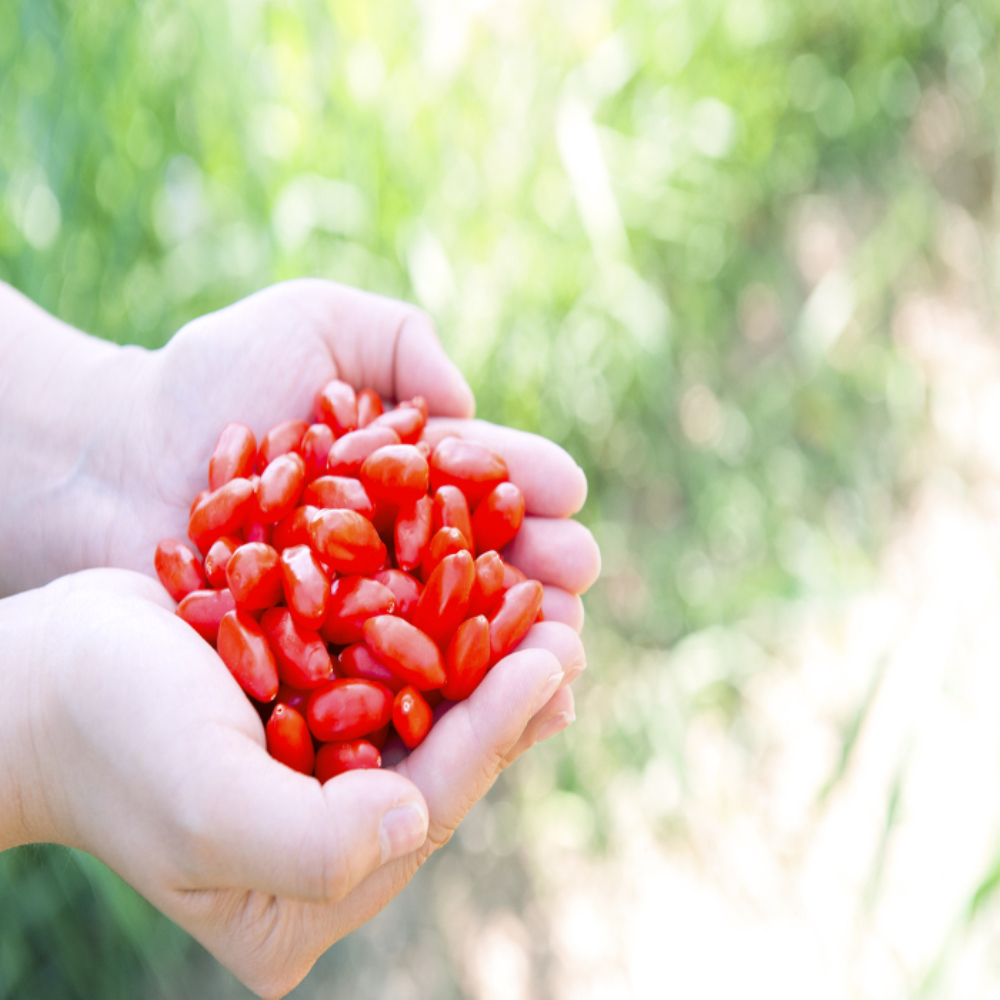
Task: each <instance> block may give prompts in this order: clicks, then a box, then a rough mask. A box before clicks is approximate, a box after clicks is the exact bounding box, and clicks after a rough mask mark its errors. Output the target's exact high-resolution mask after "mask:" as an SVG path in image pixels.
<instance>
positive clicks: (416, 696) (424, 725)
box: [392, 685, 434, 750]
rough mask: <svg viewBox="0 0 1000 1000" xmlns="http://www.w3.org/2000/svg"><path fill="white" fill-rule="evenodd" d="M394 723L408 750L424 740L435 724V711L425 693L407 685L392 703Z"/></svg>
mask: <svg viewBox="0 0 1000 1000" xmlns="http://www.w3.org/2000/svg"><path fill="white" fill-rule="evenodd" d="M392 725H393V728H394V729H395V730H396V732H397V733H399V738H400V739H401V740H402V741H403V742H404V743H405V744H406V748H407V749H408V750H413V749H415V748H416V747H418V746H420V744H421V743H423V742H424V738H425V737H426V736H427V734H428V733H429V732H430V731H431V726H432V725H434V713H433V711H432V710H431V707H430V705H428V704H427V702H426V701H425V700H424V697H423V695H421V693H420V692H419V691H418V690H417V689H416V688H414V687H411V686H409V685H407V686H406V687H405V688H403V690H402V691H400V692H399V694H397V695H396V698H395V700H394V701H393V703H392Z"/></svg>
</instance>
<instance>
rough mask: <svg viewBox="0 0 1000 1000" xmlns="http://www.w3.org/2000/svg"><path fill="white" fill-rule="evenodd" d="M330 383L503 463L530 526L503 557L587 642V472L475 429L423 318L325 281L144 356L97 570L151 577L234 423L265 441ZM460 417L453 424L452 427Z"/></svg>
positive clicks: (248, 304)
mask: <svg viewBox="0 0 1000 1000" xmlns="http://www.w3.org/2000/svg"><path fill="white" fill-rule="evenodd" d="M331 378H341V379H343V380H345V381H347V382H349V383H351V384H352V385H354V386H355V388H362V387H365V386H369V387H371V388H373V389H375V391H376V392H378V393H379V394H380V395H381V396H383V397H385V398H390V399H408V398H410V397H412V396H414V395H418V394H419V395H423V396H424V397H425V398H426V399H427V402H428V406H429V408H430V412H431V414H432V415H436V416H437V417H438V419H436V420H433V419H432V421H431V424H430V433H433V434H437V435H439V436H440V435H443V434H444V433H457V434H459V435H460V436H463V437H469V438H475V439H477V440H480V441H482V442H483V443H485V444H487V445H488V446H489V447H491V448H492V449H493V450H494V451H496V452H498V453H499V454H501V455H502V456H503V457H504V459H505V460H506V461H507V464H508V467H509V470H510V475H511V479H512V480H513V482H515V483H516V484H517V485H518V486H519V487H520V488H521V491H522V492H523V493H524V496H525V500H526V502H527V514H528V516H527V518H526V520H525V523H524V526H523V527H522V529H521V531H520V533H519V535H518V537H517V538H516V539H515V541H514V542H513V543H512V545H511V546H510V547H509V550H508V552H507V553H505V555H506V556H507V557H508V558H509V560H510V561H511V562H512V563H513V564H514V565H515V566H517V567H518V568H519V569H521V570H522V571H524V572H525V573H526V574H527V575H528V576H530V577H532V578H534V579H537V580H540V581H541V582H542V583H543V584H545V586H546V596H545V603H544V605H543V610H544V612H545V616H546V618H548V619H550V620H555V621H562V622H565V623H567V624H569V625H571V626H572V627H573V628H575V629H576V630H577V631H579V630H580V627H581V626H582V623H583V605H582V604H581V603H580V601H579V598H578V597H577V596H576V595H578V594H580V593H582V592H583V591H585V590H586V589H587V588H588V587H589V586H590V585H591V584H592V583H593V581H594V580H595V579H596V577H597V574H598V572H599V570H600V554H599V552H598V550H597V546H596V544H595V543H594V540H593V538H592V536H591V535H590V533H589V532H588V531H587V530H586V529H585V528H584V527H583V526H582V525H579V524H577V523H576V522H573V521H569V520H566V518H568V517H569V516H570V515H572V514H574V513H575V512H576V511H578V510H579V509H580V508H581V507H582V506H583V502H584V500H585V498H586V493H587V483H586V479H585V477H584V475H583V472H582V471H581V470H580V469H579V467H578V466H577V465H576V463H575V462H574V461H573V460H572V459H571V458H570V457H569V455H567V454H566V452H564V451H563V450H562V449H561V448H559V447H558V446H556V445H555V444H553V443H552V442H550V441H546V440H545V439H544V438H540V437H538V436H536V435H533V434H524V433H521V432H518V431H514V430H511V429H509V428H501V427H496V426H494V425H491V424H488V423H485V422H483V421H470V420H464V419H458V420H456V419H454V418H465V417H470V416H471V414H472V412H473V410H474V400H473V397H472V392H471V391H470V389H469V387H468V385H467V384H466V382H465V380H464V379H463V378H462V376H461V374H460V373H459V371H458V369H457V368H455V366H454V365H453V364H452V362H451V361H450V360H449V359H448V357H447V355H446V354H445V353H444V350H443V348H442V347H441V344H440V342H439V341H438V338H437V334H436V333H435V331H434V327H433V325H432V324H431V322H430V320H429V319H428V318H427V317H426V316H425V315H424V314H423V313H422V312H420V311H419V310H418V309H415V308H414V307H412V306H409V305H407V304H406V303H403V302H398V301H396V300H393V299H386V298H382V297H381V296H376V295H371V294H368V293H365V292H360V291H357V290H356V289H352V288H347V287H345V286H342V285H336V284H333V283H331V282H327V281H319V280H300V281H290V282H286V283H284V284H280V285H275V286H273V287H271V288H268V289H266V290H264V291H262V292H260V293H258V294H256V295H252V296H250V297H249V298H247V299H243V300H242V301H240V302H238V303H236V304H235V305H233V306H231V307H229V308H227V309H223V310H221V311H220V312H217V313H212V314H210V315H208V316H203V317H202V318H200V319H198V320H196V321H195V322H193V323H191V324H189V325H188V326H186V327H184V328H183V329H182V330H180V331H179V332H178V333H177V335H176V336H175V337H174V338H173V339H172V340H171V341H170V342H169V343H168V344H167V345H166V347H164V348H163V349H162V350H160V351H157V352H153V353H152V354H150V355H147V356H146V363H145V364H144V365H138V366H137V367H136V370H135V372H134V374H133V375H132V377H131V380H130V386H129V390H128V391H129V393H130V395H131V397H132V398H133V403H132V405H131V406H130V407H129V408H127V409H123V410H122V411H121V412H122V418H121V419H120V421H119V423H120V426H119V427H118V430H117V435H118V436H117V440H115V441H114V442H111V443H109V445H108V447H109V448H110V451H111V452H112V453H113V454H115V455H118V456H120V470H119V471H118V472H117V473H116V474H115V475H113V476H112V477H111V478H113V480H114V482H115V485H116V490H117V495H116V504H115V506H114V509H113V517H111V518H110V519H109V520H108V523H107V524H106V526H105V527H104V529H103V531H99V532H95V538H94V545H95V546H96V547H97V550H96V551H95V552H94V553H93V554H92V555H91V557H90V559H89V561H88V563H87V564H88V565H91V566H118V567H122V568H126V569H134V570H138V571H140V572H144V573H149V574H152V571H153V566H152V558H153V552H154V550H155V548H156V543H157V542H158V541H159V540H160V539H161V538H164V537H175V538H184V537H186V532H187V522H188V512H189V508H190V505H191V501H192V499H193V498H194V496H195V495H196V494H197V493H198V492H199V490H201V489H203V488H204V487H205V485H206V483H207V472H206V470H207V468H208V460H209V457H210V455H211V453H212V449H213V448H214V446H215V442H216V439H217V437H218V435H219V432H220V431H221V430H222V428H223V427H224V426H225V424H227V423H228V422H229V421H232V420H239V421H241V422H243V423H246V424H248V425H249V426H250V427H251V428H252V429H253V431H254V433H255V434H256V435H257V438H258V440H260V438H261V437H262V436H263V434H264V433H265V432H266V431H267V430H268V429H269V428H270V427H272V426H273V425H274V424H276V423H278V422H279V421H281V420H284V419H287V418H289V417H304V418H309V417H310V415H311V413H312V407H313V398H314V396H315V393H316V392H317V390H318V389H320V388H322V386H323V385H324V384H325V383H326V382H327V381H329V380H330V379H331ZM441 418H452V419H441Z"/></svg>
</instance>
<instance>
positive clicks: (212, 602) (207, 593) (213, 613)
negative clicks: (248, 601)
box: [174, 588, 236, 646]
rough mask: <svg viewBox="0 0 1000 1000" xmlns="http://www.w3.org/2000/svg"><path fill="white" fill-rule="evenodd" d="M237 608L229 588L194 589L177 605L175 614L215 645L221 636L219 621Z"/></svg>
mask: <svg viewBox="0 0 1000 1000" xmlns="http://www.w3.org/2000/svg"><path fill="white" fill-rule="evenodd" d="M235 608H236V602H235V601H234V600H233V595H232V594H231V593H230V592H229V589H228V588H225V589H223V590H193V591H191V593H190V594H188V595H187V597H185V598H184V600H183V601H181V603H180V604H178V605H177V610H176V611H175V612H174V614H176V615H177V617H178V618H181V619H183V620H184V621H186V622H187V623H188V625H190V626H191V628H193V629H194V630H195V631H196V632H197V633H198V635H200V636H201V637H202V639H204V640H205V641H206V642H210V643H211V644H212V645H213V646H214V645H215V643H216V641H217V639H218V636H219V623H220V622H221V621H222V619H223V618H224V617H225V616H226V615H227V614H228V613H229V612H230V611H233V610H235Z"/></svg>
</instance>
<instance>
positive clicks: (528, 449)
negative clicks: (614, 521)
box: [428, 420, 587, 517]
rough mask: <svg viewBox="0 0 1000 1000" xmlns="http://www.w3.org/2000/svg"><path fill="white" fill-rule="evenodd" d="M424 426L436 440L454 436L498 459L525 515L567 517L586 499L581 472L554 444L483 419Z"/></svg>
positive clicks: (585, 480)
mask: <svg viewBox="0 0 1000 1000" xmlns="http://www.w3.org/2000/svg"><path fill="white" fill-rule="evenodd" d="M428 427H429V429H430V430H429V434H433V435H434V436H435V437H436V438H440V437H443V436H446V434H447V433H451V434H457V435H458V436H459V437H463V438H468V439H469V440H470V441H479V442H480V443H481V444H484V445H486V447H487V448H490V449H492V450H493V451H495V452H496V453H497V454H498V455H500V456H502V457H503V460H504V461H505V462H506V463H507V471H508V472H509V473H510V479H511V482H513V483H514V484H516V485H517V487H518V488H519V489H520V490H521V492H522V493H523V494H524V499H525V503H526V504H527V508H528V513H529V514H538V515H540V516H542V517H569V516H570V515H571V514H575V513H576V512H577V511H578V510H579V509H580V508H581V507H582V506H583V504H584V501H585V500H586V499H587V477H586V476H585V475H584V474H583V469H581V468H580V466H578V465H577V464H576V462H574V461H573V459H572V458H571V457H570V456H569V455H568V454H567V453H566V452H565V451H563V449H562V448H560V447H559V445H557V444H556V443H555V442H554V441H549V440H548V439H547V438H543V437H539V436H538V435H537V434H528V433H527V432H526V431H517V430H514V429H513V428H512V427H498V426H497V425H496V424H489V423H487V422H486V421H485V420H432V421H430V422H429V424H428Z"/></svg>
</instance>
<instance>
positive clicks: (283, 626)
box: [260, 608, 333, 691]
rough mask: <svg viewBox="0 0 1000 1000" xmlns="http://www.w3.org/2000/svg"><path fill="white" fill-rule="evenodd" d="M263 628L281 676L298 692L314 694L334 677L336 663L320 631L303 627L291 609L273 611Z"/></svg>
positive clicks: (264, 618) (263, 620)
mask: <svg viewBox="0 0 1000 1000" xmlns="http://www.w3.org/2000/svg"><path fill="white" fill-rule="evenodd" d="M260 627H261V631H262V632H263V633H264V635H266V636H267V642H268V645H269V646H270V647H271V652H272V653H274V659H275V662H276V663H277V665H278V677H279V679H280V680H281V681H283V682H284V683H285V684H288V685H289V686H290V687H293V688H295V689H296V690H298V691H312V690H313V689H314V688H318V687H319V686H320V685H321V684H325V683H326V682H327V681H328V680H329V679H330V677H331V676H332V674H333V661H332V660H331V659H330V654H329V653H328V652H327V650H326V643H325V642H323V640H322V639H321V638H320V636H319V633H318V632H314V631H313V630H312V629H308V628H303V627H302V626H301V625H299V624H298V623H297V622H296V621H295V619H294V618H293V617H292V614H291V612H290V611H289V610H288V608H269V609H268V610H267V611H265V612H264V614H262V615H261V616H260Z"/></svg>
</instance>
